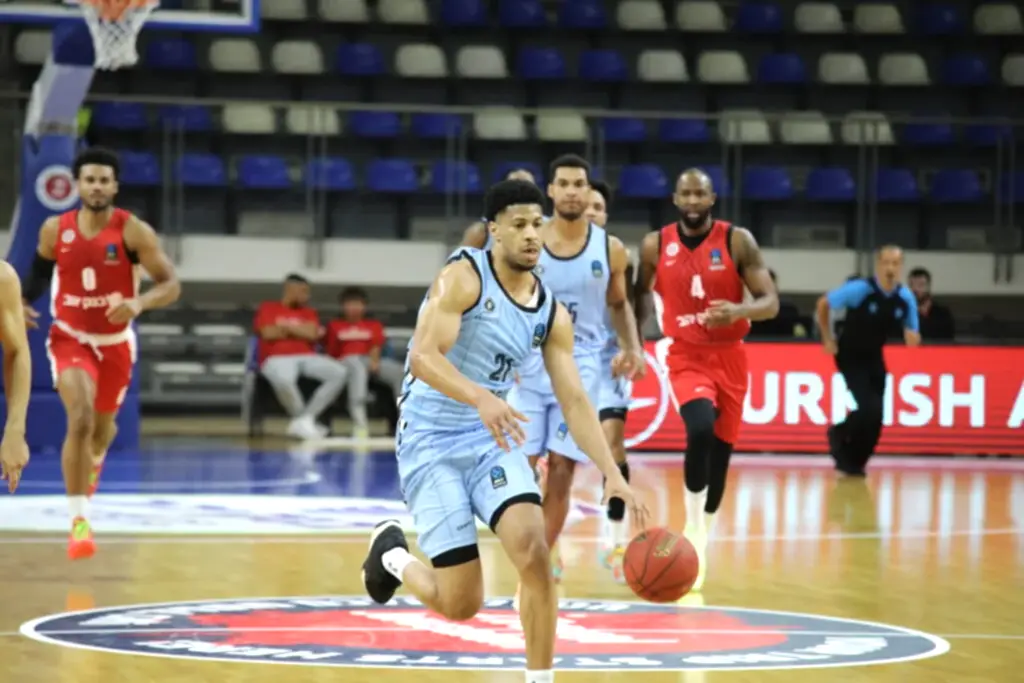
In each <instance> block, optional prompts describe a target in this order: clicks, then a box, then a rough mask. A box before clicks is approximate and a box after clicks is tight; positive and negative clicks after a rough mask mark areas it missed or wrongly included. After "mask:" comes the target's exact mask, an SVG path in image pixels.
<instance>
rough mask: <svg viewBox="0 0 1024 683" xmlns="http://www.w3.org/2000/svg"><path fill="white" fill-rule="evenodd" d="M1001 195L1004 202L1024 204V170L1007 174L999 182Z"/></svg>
mask: <svg viewBox="0 0 1024 683" xmlns="http://www.w3.org/2000/svg"><path fill="white" fill-rule="evenodd" d="M999 196H1000V198H1001V200H1002V202H1003V203H1004V204H1010V203H1013V204H1024V171H1016V172H1014V173H1007V174H1005V175H1004V176H1003V178H1002V180H1001V181H1000V182H999Z"/></svg>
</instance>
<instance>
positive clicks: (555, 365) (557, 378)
mask: <svg viewBox="0 0 1024 683" xmlns="http://www.w3.org/2000/svg"><path fill="white" fill-rule="evenodd" d="M543 200H544V196H543V194H542V193H541V191H540V189H538V188H537V187H536V186H535V185H532V184H531V183H528V182H524V181H517V180H508V181H503V182H501V183H498V184H497V185H495V186H494V187H492V188H491V189H490V191H489V192H488V193H487V197H486V200H485V203H486V216H487V220H488V224H489V228H490V231H491V235H492V237H493V245H494V246H493V247H492V248H491V249H488V250H481V249H475V248H471V247H460V248H459V249H458V250H456V252H455V253H454V254H453V255H452V257H451V258H449V260H448V263H447V265H446V266H445V267H444V268H443V269H442V270H441V273H440V274H439V275H438V277H437V279H436V280H435V281H434V284H433V286H432V287H431V289H430V292H429V293H428V295H427V297H426V298H425V299H424V301H423V303H422V305H421V306H420V310H419V315H418V317H417V321H416V332H415V334H414V336H413V340H412V343H411V345H410V349H409V360H408V362H407V368H408V372H409V374H408V375H407V377H406V380H405V382H404V384H403V392H402V396H401V399H400V401H399V407H400V408H399V409H400V415H399V424H398V433H397V435H396V437H395V439H396V444H395V451H396V455H397V458H398V471H399V478H400V484H401V489H402V495H403V498H404V499H405V501H406V505H407V507H408V508H409V512H410V513H411V514H412V516H413V520H414V523H415V526H416V531H417V532H418V533H419V539H418V544H419V546H420V549H421V550H422V551H423V553H424V554H425V555H426V556H427V558H428V561H429V563H430V565H432V566H429V567H428V566H427V565H426V564H424V563H422V562H420V561H419V560H418V559H416V558H415V557H413V556H412V555H411V554H410V553H409V549H408V543H407V541H406V539H405V535H404V534H403V533H402V529H401V527H400V526H399V524H398V522H397V521H394V520H388V521H384V522H382V523H380V524H378V525H377V527H376V528H375V529H374V531H373V534H372V535H371V537H370V548H369V552H368V555H367V558H366V561H365V562H364V564H363V583H364V585H365V587H366V591H367V593H368V594H369V596H370V597H371V598H372V599H373V600H374V601H375V602H377V603H380V604H385V603H387V602H388V601H389V600H391V598H392V597H393V596H394V594H395V592H396V591H397V589H398V588H399V587H400V586H405V588H406V589H407V590H408V591H409V592H410V593H412V594H413V595H414V596H415V597H416V598H418V599H419V600H420V601H421V602H422V603H423V604H424V605H426V606H427V607H428V608H429V609H430V610H432V611H433V612H436V613H438V614H440V615H442V616H444V617H446V618H448V619H451V620H456V621H464V620H468V619H471V618H472V617H473V616H474V615H475V614H476V613H477V611H478V610H479V609H480V608H481V606H482V605H483V599H484V580H483V572H482V567H481V564H480V550H479V547H478V545H477V543H478V540H477V529H476V523H475V522H476V519H479V520H480V521H482V522H484V523H485V524H487V525H489V527H490V528H491V530H492V531H494V533H495V534H496V535H497V536H498V539H499V540H500V541H501V545H502V547H503V549H504V551H505V553H506V554H507V556H508V558H509V560H510V561H511V563H512V564H513V566H514V567H515V569H516V571H517V573H518V574H519V577H520V581H521V584H522V586H523V589H522V600H521V610H520V621H521V623H522V629H523V636H524V639H525V642H526V683H551V682H552V681H553V679H554V672H553V664H554V655H555V652H554V649H555V640H556V626H557V621H558V596H557V594H556V591H555V586H554V577H553V576H552V573H551V565H550V559H549V550H548V544H547V542H546V540H545V528H544V526H545V525H544V515H543V513H542V511H541V507H540V504H541V498H540V491H539V489H538V487H537V483H536V481H535V480H534V475H533V471H532V470H531V468H530V466H529V463H528V462H527V459H526V456H525V454H524V452H523V449H522V442H523V436H524V435H523V430H522V426H521V425H520V424H519V423H520V421H522V420H523V419H524V416H523V415H522V414H521V413H519V412H518V411H516V410H515V409H514V408H512V407H511V406H510V405H509V404H508V403H506V401H505V397H506V396H507V395H508V393H509V390H510V389H511V388H512V385H513V382H514V379H513V378H514V375H515V371H516V369H517V368H518V367H519V366H520V364H521V363H522V362H523V361H524V360H525V359H526V358H528V357H530V356H533V355H535V354H540V355H542V357H543V363H544V365H545V367H546V368H547V370H548V372H549V374H550V377H551V384H552V387H553V390H554V392H555V394H556V395H557V397H558V400H559V402H560V404H561V405H562V406H563V411H564V413H565V419H566V421H567V423H568V425H569V429H570V430H571V431H572V433H573V435H574V437H575V438H576V439H578V440H579V443H580V445H581V447H582V448H583V450H584V451H585V452H586V453H587V454H588V455H589V456H590V457H591V458H592V460H593V462H594V464H595V465H597V467H598V469H599V470H600V471H601V472H602V474H604V475H605V476H606V477H607V485H606V489H605V493H606V495H613V496H617V497H619V498H621V499H622V500H623V501H625V503H626V505H627V507H629V510H630V514H631V515H633V516H634V520H635V521H636V522H637V523H639V524H644V523H645V520H646V518H647V511H646V509H645V508H643V507H642V506H641V505H640V504H639V503H638V502H637V500H636V498H635V497H634V494H633V491H632V490H631V489H630V488H629V484H627V483H626V481H625V480H624V479H623V478H622V476H621V475H620V474H619V471H618V469H617V468H616V467H615V462H614V461H613V460H612V456H611V453H610V452H609V451H608V446H607V444H605V442H604V439H602V438H601V434H600V425H599V424H598V420H597V411H596V410H595V409H594V407H593V405H591V403H590V400H589V398H588V396H587V393H586V391H585V390H584V387H583V385H582V383H581V381H580V375H579V371H578V370H577V368H576V363H575V361H574V359H573V329H572V322H571V320H570V317H569V313H568V311H567V310H566V308H565V306H563V305H562V304H561V303H560V302H558V301H556V300H555V297H554V295H553V293H552V291H551V290H550V289H549V288H547V287H546V286H545V285H544V284H543V283H542V282H541V280H540V279H539V278H538V277H537V276H536V275H534V273H533V272H531V271H532V270H533V267H534V266H535V265H536V263H537V260H538V257H539V255H540V253H541V251H542V249H543V242H542V241H541V237H540V232H539V230H540V227H541V225H542V224H543V217H542V214H541V203H542V202H543ZM474 518H476V519H474Z"/></svg>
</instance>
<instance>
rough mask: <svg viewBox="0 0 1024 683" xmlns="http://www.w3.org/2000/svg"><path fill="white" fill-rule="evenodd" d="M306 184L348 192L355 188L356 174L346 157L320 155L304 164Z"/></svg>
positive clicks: (321, 188)
mask: <svg viewBox="0 0 1024 683" xmlns="http://www.w3.org/2000/svg"><path fill="white" fill-rule="evenodd" d="M305 178H306V184H307V185H309V186H310V187H313V188H316V189H318V190H337V191H341V192H350V191H352V190H355V189H356V174H355V171H354V170H353V169H352V164H351V163H350V162H349V160H348V159H339V158H337V157H321V158H319V159H311V160H310V161H309V163H308V164H306V172H305Z"/></svg>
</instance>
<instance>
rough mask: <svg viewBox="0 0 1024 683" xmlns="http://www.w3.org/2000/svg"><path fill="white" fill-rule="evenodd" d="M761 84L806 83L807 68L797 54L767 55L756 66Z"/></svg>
mask: <svg viewBox="0 0 1024 683" xmlns="http://www.w3.org/2000/svg"><path fill="white" fill-rule="evenodd" d="M757 80H758V81H759V82H761V83H806V82H807V68H806V67H805V66H804V60H803V59H801V58H800V55H797V54H792V53H788V54H768V55H765V56H764V57H762V58H761V61H760V62H759V63H758V65H757Z"/></svg>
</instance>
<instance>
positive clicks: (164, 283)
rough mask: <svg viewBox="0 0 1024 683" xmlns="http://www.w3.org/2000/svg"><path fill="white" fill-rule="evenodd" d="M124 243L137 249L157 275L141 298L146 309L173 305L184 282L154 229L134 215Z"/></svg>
mask: <svg viewBox="0 0 1024 683" xmlns="http://www.w3.org/2000/svg"><path fill="white" fill-rule="evenodd" d="M124 245H125V247H127V248H128V249H130V250H132V251H133V252H135V254H136V255H137V256H138V259H139V265H141V266H142V267H143V268H144V269H145V270H146V272H147V273H149V276H150V277H151V278H153V286H152V287H150V288H149V291H147V292H146V293H145V294H143V295H141V296H140V297H139V299H138V300H139V304H140V306H141V309H142V310H143V311H146V310H150V309H153V308H163V307H164V306H170V305H171V304H173V303H174V302H175V301H177V300H178V297H180V296H181V282H179V281H178V274H177V272H176V271H175V269H174V264H173V263H171V259H170V258H169V257H168V256H167V252H165V251H164V248H163V246H162V245H161V244H160V238H159V237H158V236H157V234H156V231H155V230H153V228H152V227H151V226H150V225H149V224H147V223H144V222H143V221H141V220H139V219H138V218H135V217H134V216H133V217H132V219H131V220H129V221H128V223H127V224H126V225H125V231H124Z"/></svg>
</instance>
